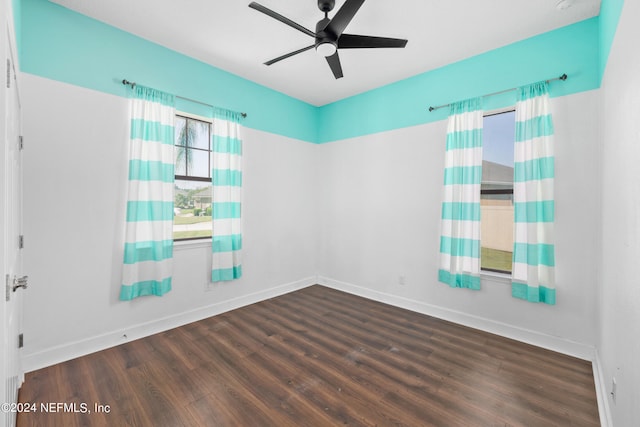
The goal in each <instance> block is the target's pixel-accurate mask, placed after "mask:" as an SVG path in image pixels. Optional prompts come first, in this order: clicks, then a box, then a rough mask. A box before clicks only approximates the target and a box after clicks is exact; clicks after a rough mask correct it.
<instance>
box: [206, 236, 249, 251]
mask: <svg viewBox="0 0 640 427" xmlns="http://www.w3.org/2000/svg"><path fill="white" fill-rule="evenodd" d="M211 246H212V249H213V252H216V253H218V252H232V251H237V250H240V249H242V234H232V235H229V236H214V237H213V238H212V242H211Z"/></svg>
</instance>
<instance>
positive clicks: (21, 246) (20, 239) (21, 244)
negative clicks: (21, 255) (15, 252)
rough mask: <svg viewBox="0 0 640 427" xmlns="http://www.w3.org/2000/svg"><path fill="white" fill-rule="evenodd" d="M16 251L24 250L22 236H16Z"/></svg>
mask: <svg viewBox="0 0 640 427" xmlns="http://www.w3.org/2000/svg"><path fill="white" fill-rule="evenodd" d="M18 249H24V236H23V235H22V234H21V235H19V236H18Z"/></svg>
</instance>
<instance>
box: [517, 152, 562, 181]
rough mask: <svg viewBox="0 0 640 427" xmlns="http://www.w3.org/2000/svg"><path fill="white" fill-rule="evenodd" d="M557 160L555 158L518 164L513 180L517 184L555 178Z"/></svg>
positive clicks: (544, 158) (543, 158)
mask: <svg viewBox="0 0 640 427" xmlns="http://www.w3.org/2000/svg"><path fill="white" fill-rule="evenodd" d="M554 171H555V160H554V158H553V157H542V158H539V159H533V160H527V161H524V162H516V163H515V165H514V174H513V179H514V181H515V182H526V181H538V180H541V179H547V178H553V177H554V176H555V172H554Z"/></svg>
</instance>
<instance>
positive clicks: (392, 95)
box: [319, 18, 599, 143]
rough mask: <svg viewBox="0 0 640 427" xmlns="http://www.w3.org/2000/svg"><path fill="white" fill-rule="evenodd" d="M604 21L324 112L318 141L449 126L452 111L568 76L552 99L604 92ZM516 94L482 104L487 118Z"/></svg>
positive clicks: (523, 43)
mask: <svg viewBox="0 0 640 427" xmlns="http://www.w3.org/2000/svg"><path fill="white" fill-rule="evenodd" d="M597 45H598V18H591V19H587V20H585V21H581V22H578V23H576V24H573V25H569V26H566V27H562V28H559V29H557V30H553V31H550V32H547V33H544V34H540V35H538V36H534V37H531V38H529V39H526V40H522V41H519V42H516V43H513V44H510V45H508V46H505V47H502V48H499V49H495V50H492V51H489V52H486V53H483V54H480V55H477V56H474V57H471V58H467V59H465V60H462V61H459V62H456V63H453V64H449V65H446V66H444V67H442V68H438V69H435V70H432V71H429V72H426V73H423V74H419V75H416V76H413V77H410V78H407V79H404V80H401V81H398V82H395V83H392V84H389V85H386V86H383V87H380V88H377V89H374V90H371V91H368V92H365V93H363V94H360V95H356V96H353V97H350V98H346V99H343V100H341V101H337V102H334V103H332V104H328V105H325V106H323V107H321V108H320V111H319V123H320V126H319V129H320V131H319V132H320V133H319V142H320V143H323V142H331V141H338V140H341V139H345V138H352V137H356V136H361V135H368V134H374V133H379V132H383V131H386V130H390V129H398V128H403V127H408V126H415V125H419V124H423V123H429V122H433V121H438V120H443V119H445V118H446V117H447V115H448V109H447V108H441V109H439V110H436V111H434V112H431V113H430V112H429V111H428V110H427V109H428V107H429V106H430V105H432V106H436V105H441V104H448V103H451V102H455V101H458V100H463V99H467V98H472V97H476V96H483V95H486V94H488V93H492V92H497V91H501V90H504V89H508V88H512V87H520V86H523V85H527V84H530V83H532V82H536V81H540V80H544V79H548V78H550V77H556V76H559V75H560V74H562V73H567V75H568V76H569V78H568V79H567V81H565V82H552V83H551V84H550V94H551V96H552V97H556V96H564V95H569V94H573V93H577V92H582V91H586V90H591V89H596V88H598V87H599V78H598V59H599V58H598V50H597V48H596V47H597ZM515 102H516V91H512V92H509V93H506V94H503V95H499V96H492V97H487V98H485V99H484V103H483V107H484V109H485V110H486V111H489V110H492V109H497V108H502V107H507V106H510V105H514V104H515Z"/></svg>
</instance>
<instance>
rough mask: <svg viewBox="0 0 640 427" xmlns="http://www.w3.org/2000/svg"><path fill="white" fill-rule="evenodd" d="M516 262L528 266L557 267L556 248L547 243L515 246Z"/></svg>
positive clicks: (517, 243)
mask: <svg viewBox="0 0 640 427" xmlns="http://www.w3.org/2000/svg"><path fill="white" fill-rule="evenodd" d="M513 258H514V262H517V263H520V264H528V265H546V266H547V267H555V259H556V256H555V247H554V246H553V245H549V244H546V243H519V242H515V243H514V244H513Z"/></svg>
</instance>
